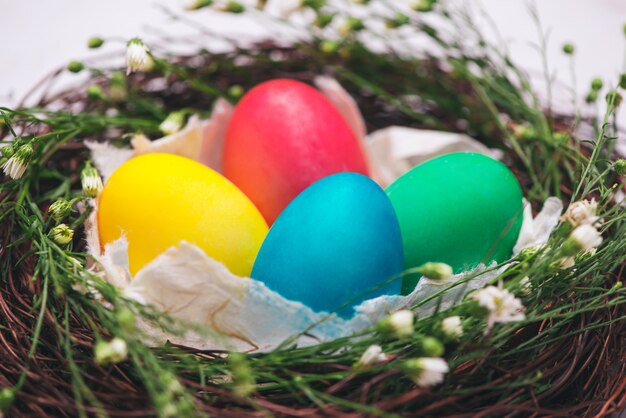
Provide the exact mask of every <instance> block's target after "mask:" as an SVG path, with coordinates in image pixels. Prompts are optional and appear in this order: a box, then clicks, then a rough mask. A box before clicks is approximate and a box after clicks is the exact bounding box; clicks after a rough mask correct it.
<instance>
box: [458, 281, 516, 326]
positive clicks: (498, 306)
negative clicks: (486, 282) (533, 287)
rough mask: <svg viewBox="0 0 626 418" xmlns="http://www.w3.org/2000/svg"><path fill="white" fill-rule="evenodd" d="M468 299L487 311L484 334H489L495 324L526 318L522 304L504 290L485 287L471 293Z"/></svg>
mask: <svg viewBox="0 0 626 418" xmlns="http://www.w3.org/2000/svg"><path fill="white" fill-rule="evenodd" d="M470 297H471V298H472V299H474V300H476V301H477V302H478V304H479V305H480V306H482V307H484V308H485V309H487V310H488V311H489V316H488V317H487V329H486V330H485V332H489V330H491V328H492V327H493V325H494V324H496V323H505V322H517V321H523V320H524V318H526V316H525V315H524V313H523V312H522V311H523V310H524V305H522V302H521V301H520V300H519V299H518V298H516V297H515V296H514V295H513V294H511V293H510V292H509V291H508V290H506V289H502V288H499V287H496V286H487V287H485V288H484V289H480V290H477V291H475V292H473V293H472V294H471V295H470Z"/></svg>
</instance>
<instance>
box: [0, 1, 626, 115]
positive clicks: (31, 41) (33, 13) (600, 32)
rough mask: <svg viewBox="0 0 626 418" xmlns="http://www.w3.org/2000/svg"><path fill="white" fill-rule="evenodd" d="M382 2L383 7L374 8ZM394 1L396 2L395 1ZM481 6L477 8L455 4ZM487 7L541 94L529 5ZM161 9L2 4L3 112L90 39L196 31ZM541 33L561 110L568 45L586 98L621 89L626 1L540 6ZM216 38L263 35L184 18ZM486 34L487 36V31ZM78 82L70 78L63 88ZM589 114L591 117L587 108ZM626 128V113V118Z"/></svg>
mask: <svg viewBox="0 0 626 418" xmlns="http://www.w3.org/2000/svg"><path fill="white" fill-rule="evenodd" d="M374 1H377V0H374ZM392 1H396V0H392ZM449 1H453V2H457V3H459V2H460V3H463V2H466V3H474V5H475V3H476V0H449ZM482 4H483V6H484V8H485V9H486V10H487V11H488V13H489V14H490V15H491V16H492V17H493V19H494V20H495V22H496V23H497V25H498V27H499V30H500V32H501V34H502V36H503V38H504V39H505V41H506V43H507V45H508V47H509V49H510V51H511V52H512V55H513V58H514V60H515V61H516V62H517V63H518V64H520V65H522V67H524V68H526V69H527V70H528V71H529V72H530V73H531V75H532V76H533V77H534V78H536V80H537V88H538V89H540V90H541V89H542V84H541V81H542V80H543V75H542V72H541V68H542V67H541V60H540V56H539V54H538V53H537V51H536V50H535V49H534V48H533V47H532V46H531V45H530V43H531V42H534V43H536V42H537V41H538V39H539V37H538V32H537V27H536V25H535V24H534V23H533V21H532V19H531V18H530V16H529V13H528V3H527V1H525V0H483V1H482ZM159 6H166V7H168V8H170V9H171V10H174V11H176V12H183V6H184V3H182V2H180V1H176V0H169V1H167V0H161V1H159V2H155V1H154V0H132V1H129V0H107V1H106V2H102V1H95V0H54V1H44V0H0V16H2V19H1V20H0V22H1V23H0V39H1V40H2V48H1V49H0V104H4V105H14V104H15V103H16V102H17V100H18V99H19V98H21V97H22V96H23V95H24V94H25V93H26V92H27V91H28V90H29V88H30V87H32V86H33V85H34V84H35V83H36V82H37V81H38V80H40V79H41V78H42V77H43V76H44V75H46V74H48V73H49V72H50V71H51V70H53V69H54V68H56V67H59V66H63V65H65V64H66V63H67V62H68V61H69V60H72V59H84V58H88V57H90V56H95V55H99V54H102V51H89V50H87V48H86V46H85V45H86V39H87V38H89V37H90V36H92V35H95V34H98V35H102V36H105V37H107V38H117V39H118V41H117V42H109V43H107V45H106V48H104V49H105V51H112V52H113V51H116V50H122V49H123V41H124V40H127V39H128V38H130V37H133V36H137V35H139V36H142V37H144V38H146V39H148V40H149V39H151V38H152V39H154V38H156V37H158V35H157V33H156V31H162V32H166V33H171V34H173V35H179V34H184V33H190V32H192V31H190V28H189V27H188V26H186V25H182V24H180V23H177V22H173V21H172V20H171V19H170V18H169V17H168V16H166V14H165V13H164V12H163V11H162V9H161V8H160V7H159ZM536 7H537V9H538V10H539V14H540V16H541V19H542V22H543V25H544V27H545V28H546V29H548V30H550V37H549V42H550V43H549V46H548V57H549V62H550V66H551V70H553V71H554V72H555V74H556V78H557V80H558V82H559V83H558V84H560V85H561V88H560V89H557V92H556V94H555V102H556V103H557V105H563V104H565V105H567V104H569V103H570V101H571V93H570V92H569V91H568V89H567V88H564V87H563V86H567V87H568V88H569V86H571V85H572V84H571V76H570V70H569V61H568V60H567V58H566V57H565V56H564V55H563V53H562V52H561V46H562V44H563V43H564V42H572V43H574V44H575V45H576V57H575V59H576V74H577V80H578V82H577V90H578V93H579V95H580V97H581V98H582V97H584V95H585V94H586V93H587V91H588V85H589V81H590V80H591V78H593V77H594V76H601V77H602V78H603V79H604V80H605V84H613V85H614V84H615V83H616V80H617V76H618V74H620V73H621V72H622V71H624V50H625V44H626V43H625V37H624V34H623V25H624V23H626V0H539V1H536ZM185 15H186V16H188V17H189V18H190V19H193V20H195V21H199V22H202V23H203V25H205V26H208V27H211V28H212V29H214V30H216V31H220V30H229V31H231V32H232V31H233V30H234V31H239V32H240V33H258V32H259V31H260V30H259V28H258V27H254V25H252V24H250V23H246V24H241V23H239V24H235V25H234V24H233V22H232V21H230V20H224V19H219V18H218V19H216V18H214V17H212V16H210V13H207V12H205V11H199V12H195V13H193V12H192V13H185ZM485 30H487V28H485ZM208 38H209V37H197V39H193V40H192V41H190V45H188V46H189V47H190V48H194V47H196V45H198V44H202V43H206V42H210V40H209V39H208ZM68 80H70V82H71V81H73V80H75V78H73V79H72V78H69V77H66V78H65V81H66V82H67V81H68ZM623 107H624V108H626V106H623ZM586 110H587V111H590V110H591V109H589V108H587V109H586ZM620 116H621V117H620V120H621V121H622V125H624V122H626V111H624V110H623V109H622V111H621V114H620Z"/></svg>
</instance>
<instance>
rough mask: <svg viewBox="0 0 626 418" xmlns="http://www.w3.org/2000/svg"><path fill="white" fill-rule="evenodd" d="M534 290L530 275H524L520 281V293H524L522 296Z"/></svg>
mask: <svg viewBox="0 0 626 418" xmlns="http://www.w3.org/2000/svg"><path fill="white" fill-rule="evenodd" d="M532 290H533V284H532V283H531V282H530V277H528V276H526V277H522V280H520V281H519V291H520V294H522V296H528V295H530V292H532Z"/></svg>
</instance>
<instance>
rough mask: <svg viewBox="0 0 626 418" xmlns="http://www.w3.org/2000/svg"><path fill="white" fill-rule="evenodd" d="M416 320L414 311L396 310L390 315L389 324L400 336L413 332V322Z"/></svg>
mask: <svg viewBox="0 0 626 418" xmlns="http://www.w3.org/2000/svg"><path fill="white" fill-rule="evenodd" d="M414 321H415V314H414V313H413V311H410V310H408V309H403V310H401V311H397V312H394V313H392V314H391V315H390V317H389V325H390V326H391V330H392V331H393V333H394V334H395V335H396V336H398V337H405V336H409V335H411V334H413V322H414Z"/></svg>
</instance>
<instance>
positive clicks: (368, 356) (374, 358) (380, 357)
mask: <svg viewBox="0 0 626 418" xmlns="http://www.w3.org/2000/svg"><path fill="white" fill-rule="evenodd" d="M386 360H387V355H386V354H385V353H383V349H382V347H381V346H379V345H377V344H372V345H370V346H369V347H367V349H366V350H365V351H364V352H363V355H362V356H361V358H360V359H359V361H358V362H357V363H356V367H357V368H366V367H370V366H373V365H374V364H376V363H382V362H383V361H386Z"/></svg>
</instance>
